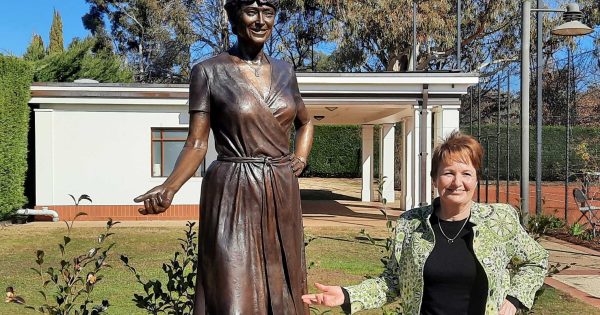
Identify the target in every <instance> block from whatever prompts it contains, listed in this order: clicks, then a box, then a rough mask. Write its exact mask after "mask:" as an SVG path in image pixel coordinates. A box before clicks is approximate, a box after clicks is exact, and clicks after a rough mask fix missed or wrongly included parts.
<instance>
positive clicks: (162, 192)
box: [133, 185, 176, 215]
mask: <svg viewBox="0 0 600 315" xmlns="http://www.w3.org/2000/svg"><path fill="white" fill-rule="evenodd" d="M175 192H176V191H175V190H173V189H170V188H168V187H165V186H163V185H159V186H156V187H154V188H152V189H150V190H149V191H148V192H147V193H145V194H143V195H140V196H137V197H136V198H135V199H133V201H135V202H142V201H143V202H144V208H139V209H138V212H139V213H141V214H143V215H146V214H159V213H162V212H165V211H166V210H167V209H168V208H169V206H171V202H172V201H173V197H174V196H175Z"/></svg>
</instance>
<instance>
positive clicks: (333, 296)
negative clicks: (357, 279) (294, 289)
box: [302, 283, 344, 307]
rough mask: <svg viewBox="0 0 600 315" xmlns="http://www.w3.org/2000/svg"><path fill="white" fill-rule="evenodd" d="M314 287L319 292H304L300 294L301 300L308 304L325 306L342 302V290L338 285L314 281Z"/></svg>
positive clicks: (337, 304) (338, 304)
mask: <svg viewBox="0 0 600 315" xmlns="http://www.w3.org/2000/svg"><path fill="white" fill-rule="evenodd" d="M315 287H317V289H318V290H319V291H321V292H320V293H315V294H305V295H303V296H302V301H303V302H304V303H306V304H308V305H311V304H317V305H325V306H329V307H332V306H340V305H342V304H344V292H343V291H342V287H340V286H332V285H322V284H320V283H315Z"/></svg>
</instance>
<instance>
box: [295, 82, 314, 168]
mask: <svg viewBox="0 0 600 315" xmlns="http://www.w3.org/2000/svg"><path fill="white" fill-rule="evenodd" d="M293 76H294V80H293V84H294V86H293V88H294V89H295V93H294V99H295V101H296V119H295V120H294V127H295V128H296V141H295V144H296V147H295V151H294V155H295V157H296V160H295V161H293V165H292V169H293V170H294V173H295V174H296V175H300V173H302V170H304V168H305V167H306V162H307V159H308V154H309V153H310V149H311V148H312V144H313V133H314V126H313V123H312V120H311V119H310V116H309V114H308V111H307V110H306V106H305V105H304V101H303V100H302V96H301V95H300V90H299V89H298V82H297V81H296V76H295V75H293Z"/></svg>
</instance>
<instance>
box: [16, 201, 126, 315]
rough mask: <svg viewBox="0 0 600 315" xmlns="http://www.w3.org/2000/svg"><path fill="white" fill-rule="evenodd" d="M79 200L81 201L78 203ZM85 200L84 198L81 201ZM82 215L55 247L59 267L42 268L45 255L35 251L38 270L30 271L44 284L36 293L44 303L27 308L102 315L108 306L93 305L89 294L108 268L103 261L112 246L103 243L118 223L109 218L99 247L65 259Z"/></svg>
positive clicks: (99, 238) (50, 312)
mask: <svg viewBox="0 0 600 315" xmlns="http://www.w3.org/2000/svg"><path fill="white" fill-rule="evenodd" d="M81 199H82V198H80V200H81ZM83 199H85V198H83ZM82 215H86V213H84V212H80V213H78V214H77V215H76V216H75V217H74V218H73V220H72V221H71V224H70V225H69V223H68V222H65V223H66V224H67V235H65V236H64V237H63V242H62V243H61V244H58V248H59V250H60V256H61V261H60V266H55V267H52V266H50V267H47V268H45V266H44V257H45V253H44V251H43V250H38V251H37V253H36V261H35V262H36V264H37V268H31V269H32V270H33V271H35V273H37V274H38V275H39V277H40V279H41V283H42V284H43V288H42V290H40V291H39V293H40V294H41V295H42V296H43V297H44V300H45V303H44V304H43V305H41V306H37V307H36V306H31V305H26V306H25V307H26V308H28V309H32V310H34V311H37V312H39V313H42V314H52V315H55V314H56V315H58V314H61V315H67V314H81V315H87V314H102V313H104V312H106V310H107V309H108V307H109V306H110V304H109V302H108V300H102V302H101V303H100V304H94V300H93V299H92V291H93V290H94V288H95V286H96V285H97V284H98V283H99V282H100V281H101V280H102V277H103V276H102V274H101V272H102V270H103V269H105V268H108V267H110V266H109V265H108V264H107V263H106V259H107V257H108V254H109V252H110V250H111V249H112V247H113V246H114V245H115V243H111V244H110V245H106V240H107V239H108V238H109V237H110V236H111V235H113V233H111V232H110V230H111V228H112V227H113V226H114V225H116V224H118V223H119V222H113V221H112V219H109V220H108V222H106V230H105V231H104V233H102V234H100V235H98V241H97V242H98V244H97V245H96V246H94V247H92V248H91V249H89V250H88V251H87V252H86V253H83V254H81V255H76V256H73V257H72V258H67V257H66V255H65V253H66V249H67V246H68V245H69V244H70V243H71V237H70V234H71V229H72V228H73V223H74V221H75V220H76V219H77V218H78V217H79V216H82ZM49 286H50V287H51V288H52V290H51V291H52V292H51V294H48V292H47V290H48V287H49Z"/></svg>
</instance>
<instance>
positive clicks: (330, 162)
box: [304, 126, 361, 177]
mask: <svg viewBox="0 0 600 315" xmlns="http://www.w3.org/2000/svg"><path fill="white" fill-rule="evenodd" d="M360 150H361V138H360V126H315V133H314V140H313V148H312V150H311V153H310V155H309V157H308V166H307V167H306V169H305V170H304V175H305V176H319V177H357V176H358V175H359V173H360V167H361V163H360V160H361V154H360Z"/></svg>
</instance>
